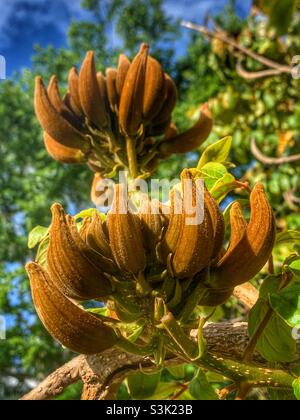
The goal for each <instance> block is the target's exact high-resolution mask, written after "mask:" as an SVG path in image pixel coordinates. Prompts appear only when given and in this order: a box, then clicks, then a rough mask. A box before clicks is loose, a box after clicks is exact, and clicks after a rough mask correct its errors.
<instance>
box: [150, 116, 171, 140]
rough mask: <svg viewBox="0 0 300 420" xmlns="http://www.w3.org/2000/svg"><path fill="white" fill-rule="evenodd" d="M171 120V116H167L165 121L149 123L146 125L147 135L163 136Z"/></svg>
mask: <svg viewBox="0 0 300 420" xmlns="http://www.w3.org/2000/svg"><path fill="white" fill-rule="evenodd" d="M171 122H172V117H169V118H168V119H167V120H166V121H162V122H160V123H159V124H154V125H151V126H150V127H147V131H146V133H147V136H153V137H157V136H163V135H164V134H165V133H166V131H167V130H168V128H169V127H170V124H171Z"/></svg>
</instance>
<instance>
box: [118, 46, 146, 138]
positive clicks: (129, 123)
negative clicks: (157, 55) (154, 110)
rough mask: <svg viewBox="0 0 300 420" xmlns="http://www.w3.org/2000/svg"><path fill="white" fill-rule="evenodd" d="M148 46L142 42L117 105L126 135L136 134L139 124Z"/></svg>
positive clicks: (122, 128)
mask: <svg viewBox="0 0 300 420" xmlns="http://www.w3.org/2000/svg"><path fill="white" fill-rule="evenodd" d="M148 50H149V47H148V45H147V44H142V45H141V48H140V51H139V53H138V54H137V55H136V57H135V58H134V60H133V62H132V63H131V65H130V67H129V70H128V72H127V75H126V78H125V82H124V86H123V89H122V94H121V98H120V107H119V125H120V128H121V131H122V132H123V133H124V134H125V135H126V136H128V137H132V136H136V135H137V133H138V131H139V129H140V127H141V124H142V113H143V100H144V90H145V77H146V68H147V59H148Z"/></svg>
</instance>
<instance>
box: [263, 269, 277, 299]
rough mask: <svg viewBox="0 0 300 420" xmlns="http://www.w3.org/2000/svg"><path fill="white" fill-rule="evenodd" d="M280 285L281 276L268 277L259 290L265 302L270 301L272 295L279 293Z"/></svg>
mask: <svg viewBox="0 0 300 420" xmlns="http://www.w3.org/2000/svg"><path fill="white" fill-rule="evenodd" d="M280 284H281V274H279V275H277V276H275V275H270V276H268V277H266V278H265V280H264V281H263V284H262V285H261V286H260V289H259V295H260V297H261V298H265V300H268V299H269V296H270V294H271V293H277V292H278V291H279V289H280Z"/></svg>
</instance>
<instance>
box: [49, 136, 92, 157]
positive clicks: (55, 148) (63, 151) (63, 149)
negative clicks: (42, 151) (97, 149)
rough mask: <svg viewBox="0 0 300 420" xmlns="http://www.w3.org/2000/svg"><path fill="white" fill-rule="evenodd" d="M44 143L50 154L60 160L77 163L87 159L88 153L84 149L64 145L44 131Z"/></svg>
mask: <svg viewBox="0 0 300 420" xmlns="http://www.w3.org/2000/svg"><path fill="white" fill-rule="evenodd" d="M44 144H45V147H46V150H47V152H48V153H49V155H50V156H51V157H52V158H53V159H55V160H57V161H59V162H62V163H67V164H75V163H82V162H85V160H86V155H85V154H84V153H83V152H82V150H80V149H74V148H73V147H67V146H64V145H63V144H60V143H58V142H57V141H56V140H55V139H53V138H52V137H51V136H50V135H49V134H47V133H44Z"/></svg>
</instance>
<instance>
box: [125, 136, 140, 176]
mask: <svg viewBox="0 0 300 420" xmlns="http://www.w3.org/2000/svg"><path fill="white" fill-rule="evenodd" d="M135 145H136V141H135V140H134V139H132V138H130V137H126V151H127V159H128V168H129V174H130V177H131V178H132V179H135V178H137V177H138V175H139V168H138V163H137V156H136V151H135Z"/></svg>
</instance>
